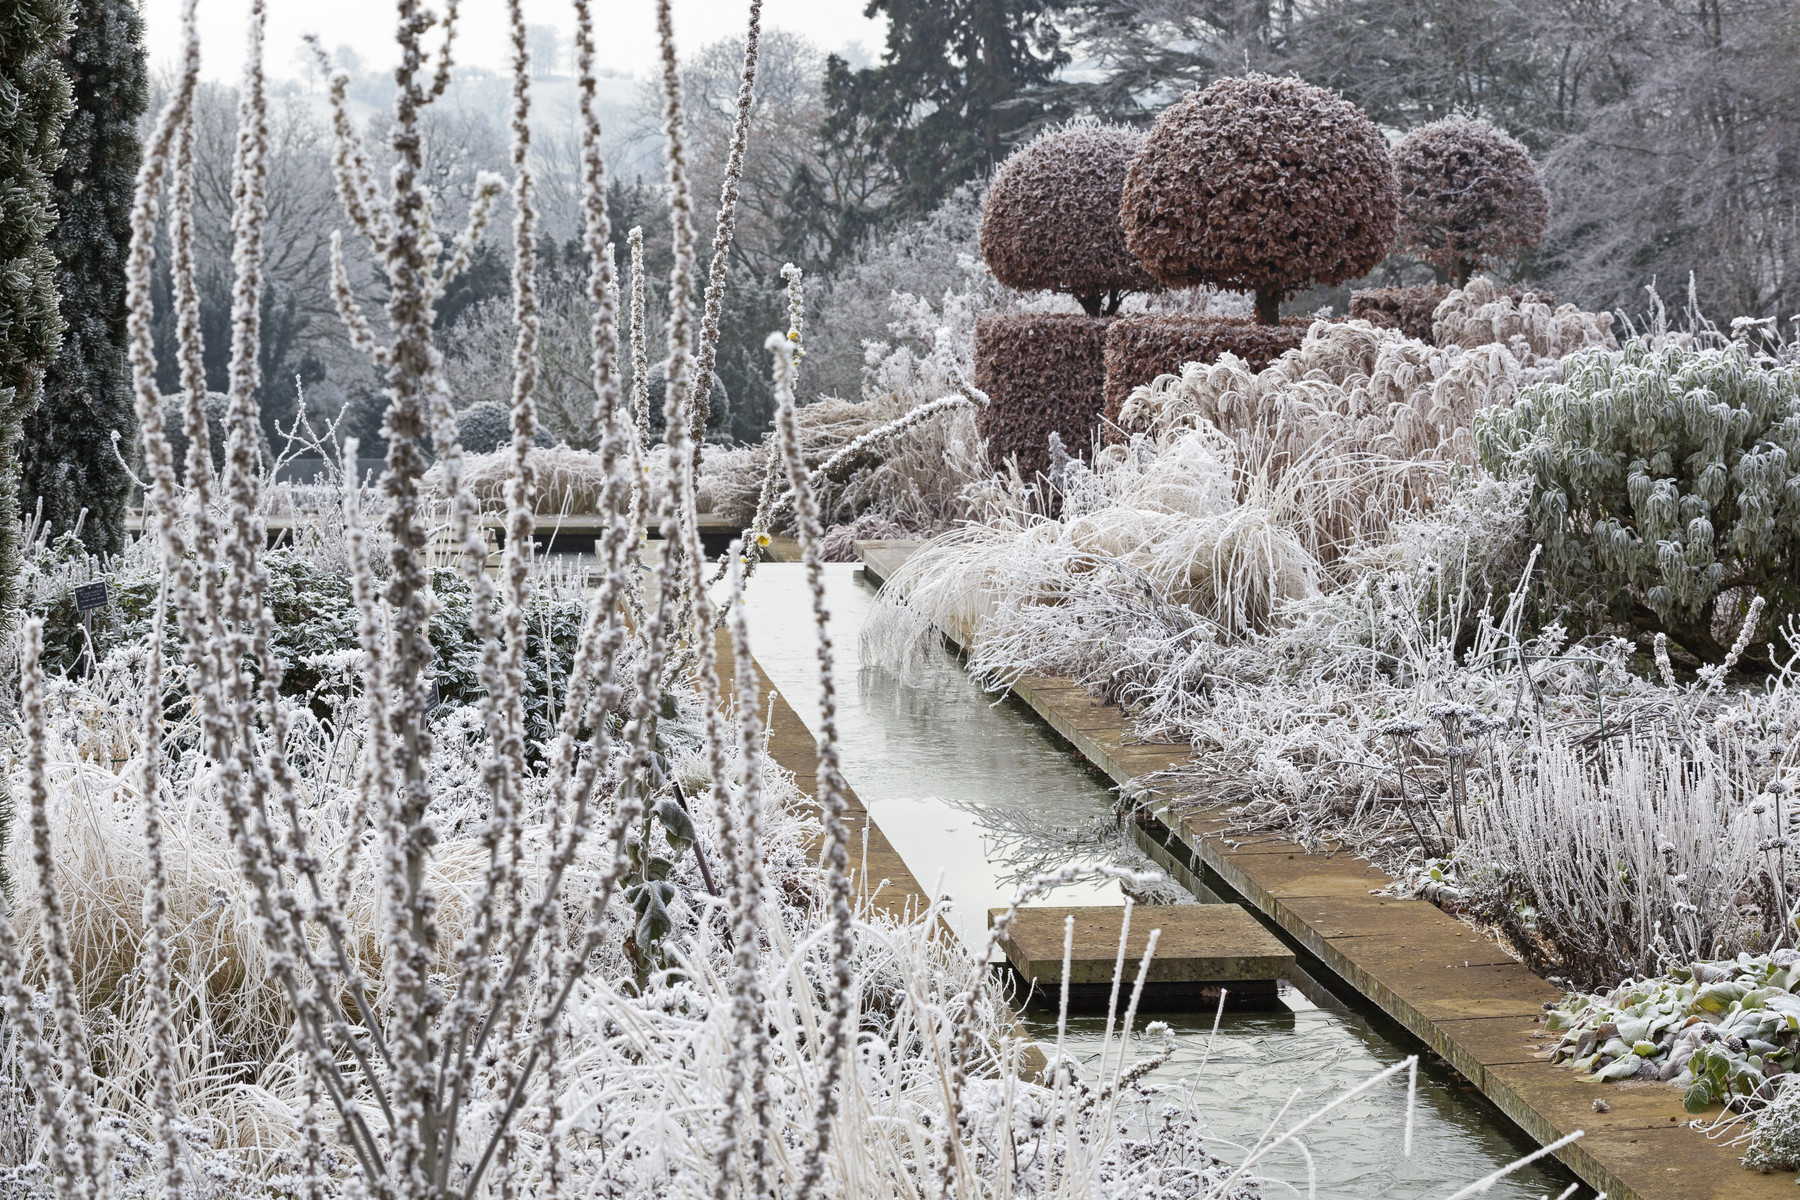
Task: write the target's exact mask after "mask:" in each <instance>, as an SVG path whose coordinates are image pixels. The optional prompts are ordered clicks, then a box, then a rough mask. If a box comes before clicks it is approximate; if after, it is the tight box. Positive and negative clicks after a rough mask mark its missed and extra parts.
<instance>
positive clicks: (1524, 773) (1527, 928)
mask: <svg viewBox="0 0 1800 1200" xmlns="http://www.w3.org/2000/svg"><path fill="white" fill-rule="evenodd" d="M1713 740H1714V741H1716V742H1717V745H1716V746H1715V745H1714V744H1712V743H1711V742H1709V740H1708V739H1707V738H1706V737H1704V736H1688V737H1681V736H1669V735H1666V734H1649V735H1646V736H1645V737H1643V738H1641V739H1637V740H1623V739H1621V740H1619V741H1616V742H1609V743H1608V744H1607V745H1606V746H1604V747H1603V749H1602V750H1601V751H1600V753H1598V754H1593V755H1590V753H1589V752H1588V750H1587V749H1586V748H1584V747H1582V746H1580V745H1577V744H1572V743H1571V742H1569V741H1567V740H1565V739H1564V738H1563V737H1561V736H1559V735H1558V734H1556V733H1555V732H1553V731H1550V730H1546V729H1543V728H1540V729H1538V730H1536V731H1535V732H1534V733H1533V735H1532V736H1531V737H1530V738H1529V739H1527V740H1525V741H1524V742H1523V743H1522V744H1520V745H1518V746H1517V747H1514V748H1511V749H1509V750H1508V751H1507V752H1506V753H1504V754H1502V755H1501V756H1500V759H1499V763H1498V771H1497V777H1496V779H1495V784H1496V786H1495V788H1494V790H1493V793H1492V795H1491V797H1490V798H1489V799H1488V800H1487V802H1486V803H1485V804H1483V805H1482V806H1480V807H1479V808H1478V809H1477V810H1476V813H1475V819H1474V831H1473V837H1472V842H1471V845H1470V846H1468V847H1467V848H1466V849H1465V857H1466V858H1467V859H1469V860H1470V861H1471V862H1472V863H1473V864H1474V867H1473V870H1472V872H1471V873H1472V875H1473V877H1474V880H1475V891H1476V893H1477V894H1478V895H1479V896H1480V897H1481V898H1482V899H1483V901H1484V902H1485V906H1486V908H1487V910H1488V911H1489V913H1490V915H1491V916H1492V917H1494V918H1495V919H1496V920H1497V921H1498V922H1499V923H1500V924H1501V925H1502V926H1504V927H1507V928H1508V930H1509V932H1511V933H1513V934H1514V935H1515V937H1514V940H1515V942H1517V943H1519V944H1522V945H1523V944H1529V943H1530V942H1532V941H1537V942H1538V943H1540V944H1543V945H1549V946H1553V947H1555V952H1556V959H1557V961H1556V969H1557V972H1558V973H1559V974H1560V975H1561V976H1562V977H1564V978H1567V979H1571V980H1575V981H1577V982H1580V983H1584V984H1592V983H1596V982H1610V981H1613V980H1617V979H1619V978H1621V977H1623V976H1624V975H1627V974H1631V975H1651V974H1655V973H1657V972H1659V971H1662V970H1665V969H1667V967H1668V966H1669V965H1670V964H1674V963H1682V962H1692V961H1695V960H1697V959H1702V958H1719V957H1722V956H1726V955H1731V954H1736V953H1737V952H1738V951H1740V950H1754V949H1759V948H1762V947H1765V946H1767V944H1768V943H1767V941H1766V939H1767V938H1768V936H1769V934H1770V926H1771V925H1773V924H1776V923H1777V922H1778V921H1779V918H1778V917H1776V916H1775V911H1774V910H1775V906H1774V905H1769V906H1768V911H1767V912H1764V911H1762V910H1760V909H1758V910H1755V911H1751V910H1749V909H1748V908H1747V907H1746V906H1745V905H1744V904H1743V901H1742V899H1741V898H1742V897H1744V896H1745V895H1746V894H1753V893H1755V892H1756V891H1757V890H1758V889H1759V887H1760V883H1761V876H1762V873H1763V870H1764V868H1765V866H1766V865H1767V864H1766V863H1765V861H1764V855H1763V853H1762V852H1761V849H1760V843H1761V842H1762V841H1763V840H1764V839H1765V838H1766V837H1767V836H1768V835H1769V833H1770V832H1771V830H1772V828H1773V825H1774V822H1773V821H1772V820H1767V819H1765V814H1759V813H1756V812H1753V811H1752V802H1753V801H1754V800H1755V798H1756V796H1757V795H1758V794H1759V793H1760V791H1761V788H1762V786H1763V783H1764V781H1765V780H1766V777H1767V774H1768V772H1767V771H1766V770H1765V769H1762V767H1763V764H1762V763H1761V762H1760V761H1759V759H1758V756H1756V755H1755V754H1753V753H1750V752H1749V751H1750V747H1749V746H1748V745H1747V744H1746V743H1745V742H1744V741H1742V740H1741V739H1738V738H1734V737H1731V736H1724V737H1718V738H1715V739H1713ZM1521 913H1529V914H1530V917H1529V919H1528V920H1526V919H1523V918H1522V917H1521V916H1520V914H1521ZM1540 965H1541V964H1540Z"/></svg>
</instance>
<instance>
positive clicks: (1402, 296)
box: [1350, 283, 1556, 343]
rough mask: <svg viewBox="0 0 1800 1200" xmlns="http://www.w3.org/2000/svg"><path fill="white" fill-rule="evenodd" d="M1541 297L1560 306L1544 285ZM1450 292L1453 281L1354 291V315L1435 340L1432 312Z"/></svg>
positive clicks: (1513, 292) (1515, 291) (1516, 293)
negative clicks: (1449, 282)
mask: <svg viewBox="0 0 1800 1200" xmlns="http://www.w3.org/2000/svg"><path fill="white" fill-rule="evenodd" d="M1531 290H1532V291H1533V292H1534V293H1535V294H1536V295H1537V298H1538V299H1539V300H1542V301H1543V302H1544V303H1545V304H1548V305H1549V306H1550V307H1551V308H1555V307H1556V296H1555V295H1554V294H1553V293H1551V292H1546V291H1544V290H1543V289H1541V288H1533V289H1531ZM1500 291H1501V293H1502V294H1503V295H1507V296H1511V297H1512V298H1513V299H1515V300H1517V299H1518V298H1519V297H1520V296H1521V295H1523V294H1524V292H1525V289H1523V288H1518V287H1506V288H1501V289H1500ZM1449 294H1450V285H1449V284H1444V283H1437V284H1424V285H1421V286H1417V287H1392V288H1370V289H1368V290H1367V291H1362V292H1352V293H1351V294H1350V316H1351V317H1352V318H1353V319H1355V320H1360V321H1367V322H1368V323H1369V324H1371V325H1380V326H1383V327H1384V328H1387V329H1398V330H1399V331H1400V332H1401V333H1404V334H1405V335H1406V336H1407V337H1409V338H1417V339H1418V340H1419V341H1421V342H1427V343H1430V342H1432V341H1433V340H1434V337H1433V334H1432V332H1431V314H1432V313H1433V312H1435V311H1437V306H1438V305H1439V304H1441V303H1443V300H1444V297H1445V296H1448V295H1449Z"/></svg>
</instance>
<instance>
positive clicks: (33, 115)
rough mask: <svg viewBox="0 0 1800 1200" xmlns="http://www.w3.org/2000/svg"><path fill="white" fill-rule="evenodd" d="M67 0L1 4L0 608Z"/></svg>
mask: <svg viewBox="0 0 1800 1200" xmlns="http://www.w3.org/2000/svg"><path fill="white" fill-rule="evenodd" d="M68 22H69V5H68V0H11V2H10V3H6V4H0V608H6V609H10V608H12V607H13V606H14V605H15V604H17V602H18V595H17V590H18V579H19V574H20V564H19V434H20V431H21V427H22V425H23V422H24V419H25V416H26V414H27V413H29V412H31V410H32V409H33V408H35V407H36V406H37V402H38V397H39V395H40V394H41V392H42V390H43V382H44V369H45V368H46V367H47V366H49V364H50V362H51V360H52V359H53V358H54V357H55V356H56V352H57V347H58V346H59V345H60V344H61V337H62V317H61V315H60V314H59V313H58V312H57V303H56V259H55V257H54V256H53V255H52V253H51V250H50V245H49V238H50V233H51V230H52V229H53V228H54V227H55V225H56V207H55V205H54V204H53V203H52V202H51V194H50V178H49V176H50V172H51V171H53V170H55V169H56V165H57V162H58V160H59V158H60V156H61V153H62V150H61V147H60V145H59V144H58V140H57V139H58V136H59V135H60V133H61V131H62V123H63V118H64V116H65V115H66V114H67V113H68V110H69V81H68V77H67V76H66V75H65V74H64V73H63V68H62V64H61V63H60V62H59V61H57V55H56V52H57V45H58V43H60V42H61V41H62V40H63V39H64V38H65V37H67V36H68V32H69V24H68Z"/></svg>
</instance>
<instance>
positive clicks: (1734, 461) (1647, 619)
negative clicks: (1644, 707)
mask: <svg viewBox="0 0 1800 1200" xmlns="http://www.w3.org/2000/svg"><path fill="white" fill-rule="evenodd" d="M1476 444H1477V453H1478V455H1479V457H1480V460H1481V463H1482V465H1483V466H1485V467H1487V468H1488V469H1489V470H1491V471H1493V472H1495V473H1496V474H1502V475H1510V476H1516V477H1524V478H1527V479H1529V480H1530V481H1531V487H1532V496H1531V516H1532V522H1533V525H1534V527H1535V533H1536V535H1537V536H1538V537H1539V538H1540V539H1541V540H1542V541H1543V544H1544V550H1545V553H1546V556H1547V564H1548V567H1549V571H1548V574H1547V576H1546V578H1548V579H1550V580H1552V581H1558V584H1557V585H1558V586H1559V587H1561V588H1563V589H1564V591H1565V594H1574V591H1575V590H1576V589H1581V588H1585V589H1587V590H1588V594H1589V596H1590V597H1591V598H1593V599H1595V600H1597V602H1598V603H1599V605H1600V606H1602V607H1603V609H1604V611H1605V613H1606V615H1608V616H1610V617H1611V619H1613V620H1615V621H1621V622H1624V623H1627V624H1631V625H1634V626H1638V627H1641V628H1654V629H1661V630H1663V631H1664V632H1666V633H1667V634H1668V636H1669V638H1670V639H1671V640H1673V641H1675V642H1676V643H1678V644H1679V645H1681V646H1682V647H1684V648H1685V649H1686V650H1688V651H1689V652H1690V653H1692V654H1693V655H1694V656H1695V657H1697V658H1699V659H1701V660H1702V661H1704V662H1708V663H1718V662H1722V661H1724V659H1725V658H1726V656H1727V653H1728V650H1727V647H1726V646H1725V645H1724V644H1723V642H1722V639H1721V638H1720V637H1718V636H1716V635H1715V632H1714V630H1715V626H1716V627H1717V628H1719V629H1720V630H1724V629H1726V628H1730V629H1731V630H1733V631H1735V630H1736V629H1737V628H1738V626H1739V625H1740V624H1741V622H1739V621H1738V620H1736V619H1735V618H1736V617H1737V615H1738V613H1737V612H1736V611H1727V612H1720V611H1716V603H1715V602H1716V601H1717V600H1718V599H1719V597H1720V596H1721V595H1722V594H1726V593H1730V596H1729V600H1730V602H1731V603H1732V605H1733V606H1734V608H1736V609H1742V610H1743V611H1748V608H1749V605H1750V602H1751V599H1752V596H1753V595H1760V596H1762V597H1763V598H1764V599H1765V601H1767V602H1768V604H1769V605H1770V607H1771V608H1772V609H1773V621H1772V622H1771V621H1765V622H1764V624H1763V628H1764V629H1775V628H1779V627H1780V626H1781V625H1782V624H1783V622H1784V621H1785V619H1786V618H1787V617H1788V616H1791V615H1793V614H1794V613H1796V612H1800V368H1796V367H1792V366H1785V367H1784V366H1776V365H1774V364H1772V363H1770V362H1768V361H1766V360H1764V361H1757V360H1753V359H1752V358H1751V357H1750V355H1749V354H1748V353H1747V352H1746V351H1745V350H1743V349H1742V348H1739V347H1727V348H1722V349H1696V348H1694V347H1691V346H1683V345H1680V344H1676V343H1674V342H1670V343H1667V344H1664V345H1661V346H1652V345H1651V344H1650V343H1648V342H1646V341H1644V340H1642V339H1636V340H1633V341H1631V342H1629V343H1627V344H1626V346H1625V348H1624V349H1623V350H1622V351H1620V352H1618V353H1609V352H1607V351H1604V350H1595V351H1590V352H1588V353H1585V354H1580V355H1576V356H1574V357H1571V358H1569V359H1565V360H1564V362H1563V366H1562V380H1561V381H1560V382H1554V383H1544V384H1539V385H1537V386H1535V387H1532V388H1530V389H1528V390H1527V391H1526V392H1525V394H1524V395H1523V396H1522V397H1521V398H1520V400H1519V402H1518V404H1516V405H1515V406H1514V407H1512V408H1510V409H1505V408H1496V409H1493V410H1491V411H1489V412H1488V413H1486V414H1484V415H1483V416H1482V417H1481V418H1479V419H1478V420H1477V422H1476ZM1715 619H1717V620H1715ZM1751 657H1755V652H1754V651H1752V652H1751Z"/></svg>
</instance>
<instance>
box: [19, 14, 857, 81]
mask: <svg viewBox="0 0 1800 1200" xmlns="http://www.w3.org/2000/svg"><path fill="white" fill-rule="evenodd" d="M0 2H4V0H0ZM142 3H143V7H144V19H145V23H146V25H147V27H148V28H147V33H148V41H149V49H150V63H151V67H152V69H163V68H168V67H171V66H172V65H173V64H174V61H175V57H176V55H177V53H178V52H179V50H180V43H181V24H180V22H181V0H142ZM267 4H268V31H267V42H266V46H265V48H264V51H263V57H264V62H265V67H266V69H267V71H268V72H269V74H270V75H273V76H276V77H285V78H297V77H299V75H300V74H301V72H300V68H299V63H298V60H297V58H296V55H297V52H298V51H299V49H300V46H301V41H300V39H301V37H302V36H303V35H305V34H308V33H316V34H318V35H319V37H320V39H321V40H322V41H324V43H325V45H326V47H327V48H330V49H335V48H336V47H337V46H339V45H341V44H348V45H349V46H350V47H351V48H352V49H354V50H355V51H356V52H357V54H358V55H360V56H361V57H362V59H363V61H364V62H365V63H367V64H370V65H382V66H391V65H392V64H393V62H394V60H395V55H394V52H393V46H394V4H393V3H392V0H267ZM863 4H864V0H764V3H763V27H764V28H768V29H774V28H780V29H789V30H793V31H794V32H796V33H801V34H804V35H805V36H806V37H807V38H809V39H810V40H811V41H812V42H813V43H814V44H816V45H818V46H819V47H821V48H822V49H826V50H837V49H840V48H842V47H843V46H845V45H847V44H849V43H851V42H860V43H861V44H862V45H863V47H864V48H865V49H866V50H867V51H868V52H869V53H870V54H871V55H873V54H877V53H879V51H880V49H881V45H882V39H883V37H884V35H885V30H886V25H887V23H886V19H885V18H882V19H878V20H873V21H872V20H868V19H867V18H865V17H864V16H863ZM436 7H438V8H441V7H442V5H441V3H439V4H438V5H436ZM674 7H675V41H676V45H677V46H678V47H679V48H680V50H681V52H682V53H683V54H686V53H687V52H689V51H690V50H693V49H695V48H697V47H699V46H702V45H705V44H706V43H708V42H713V41H717V40H718V39H719V38H722V37H727V36H729V35H731V34H732V33H735V32H738V31H740V30H742V29H743V28H744V22H745V20H746V19H747V17H748V14H749V9H750V5H749V0H674ZM248 9H249V5H248V3H247V0H199V9H198V11H199V21H200V62H201V73H202V74H203V75H204V76H205V77H206V78H208V79H219V80H227V81H234V80H236V78H237V77H238V74H239V73H240V72H241V70H242V69H243V61H244V57H243V43H244V16H245V13H246V12H247V11H248ZM593 10H594V19H595V26H596V30H595V32H596V37H595V54H596V57H597V58H598V60H599V65H600V66H602V67H611V68H614V69H616V70H620V71H625V72H628V73H632V74H642V73H644V72H646V71H647V70H648V69H649V68H650V66H651V64H652V62H653V61H654V59H655V57H656V9H655V4H654V3H653V0H593ZM525 15H526V20H527V21H529V22H531V23H532V24H544V25H554V26H556V27H557V29H558V30H559V31H560V32H561V33H562V34H563V37H564V39H565V41H572V40H573V36H574V27H575V22H574V17H573V15H572V8H571V6H570V4H569V3H568V0H525ZM434 37H435V34H434ZM456 41H457V46H458V53H457V59H458V60H459V61H460V62H464V63H469V64H472V65H475V66H483V67H490V68H493V69H495V70H501V69H504V68H505V67H506V62H507V40H506V5H505V3H504V2H503V0H463V3H462V7H461V16H460V18H459V21H458V33H457V39H456Z"/></svg>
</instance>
